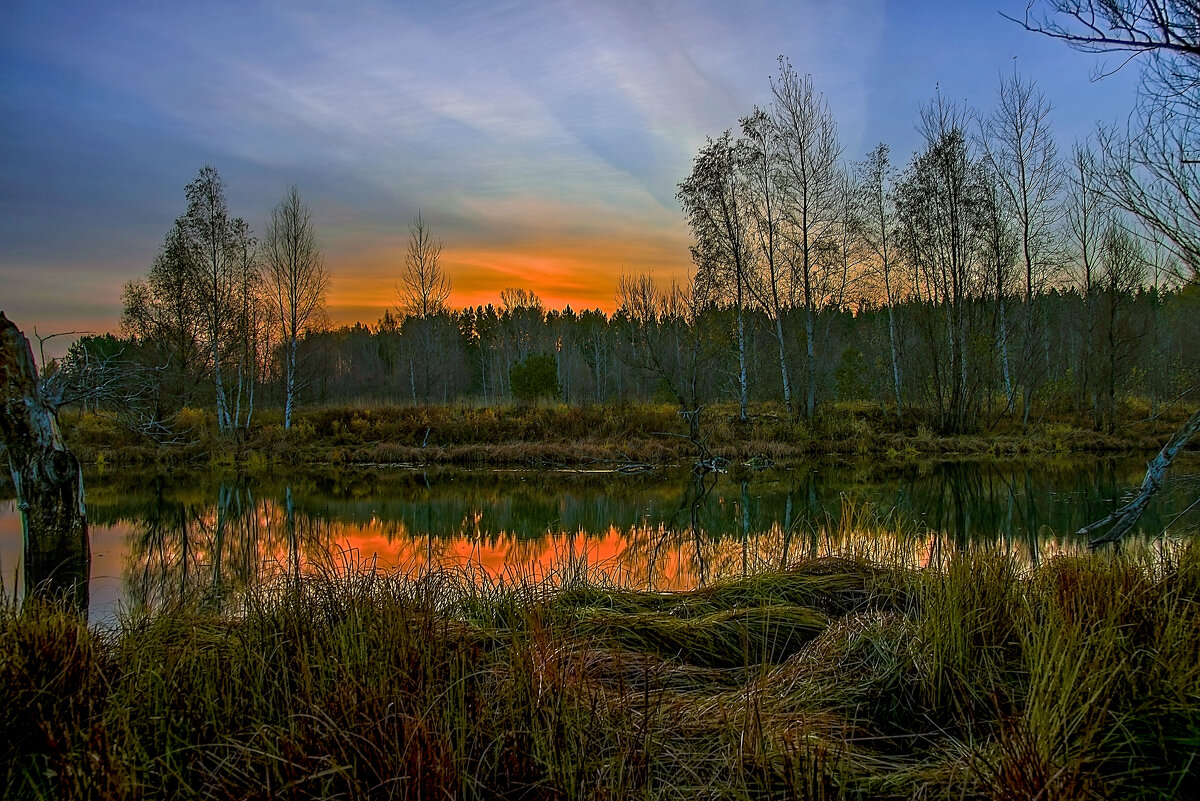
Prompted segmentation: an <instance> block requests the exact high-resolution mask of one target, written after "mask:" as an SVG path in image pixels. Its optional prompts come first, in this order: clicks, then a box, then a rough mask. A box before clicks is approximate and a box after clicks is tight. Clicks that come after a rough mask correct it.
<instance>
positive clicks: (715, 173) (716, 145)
mask: <svg viewBox="0 0 1200 801" xmlns="http://www.w3.org/2000/svg"><path fill="white" fill-rule="evenodd" d="M740 164H741V159H740V158H739V152H738V147H737V145H735V144H734V143H733V142H732V141H731V138H730V132H729V131H726V132H725V133H724V134H722V135H721V136H719V137H718V138H717V139H715V140H713V139H710V140H708V142H707V144H705V145H704V147H702V148H700V151H699V152H698V153H697V154H696V158H695V159H694V160H693V161H692V172H691V174H690V175H688V177H687V178H686V179H685V180H684V181H682V182H681V183H680V184H679V191H678V193H676V195H675V197H676V198H678V199H679V203H680V205H681V206H682V207H683V213H684V215H685V216H686V217H687V221H688V227H690V228H691V229H692V236H693V237H694V238H695V240H696V244H695V246H694V247H693V248H692V261H693V262H694V263H695V265H696V270H697V277H696V283H698V284H700V285H701V286H702V287H703V286H707V287H708V289H707V290H704V291H706V292H710V293H711V294H713V296H715V295H716V293H717V292H720V293H721V294H723V295H725V296H726V297H727V298H728V300H729V301H732V302H733V305H734V311H735V314H736V317H737V335H736V336H737V353H738V376H737V387H738V419H740V420H745V419H746V407H747V404H748V397H749V390H748V380H747V371H746V305H747V303H748V301H749V299H748V297H747V295H748V292H749V290H748V288H747V283H748V277H749V273H750V271H751V262H752V258H753V257H752V255H751V246H750V241H749V239H750V233H749V231H750V227H751V218H750V215H749V209H748V203H747V198H746V186H745V181H744V180H743V177H742V175H741V173H740V171H739V167H740Z"/></svg>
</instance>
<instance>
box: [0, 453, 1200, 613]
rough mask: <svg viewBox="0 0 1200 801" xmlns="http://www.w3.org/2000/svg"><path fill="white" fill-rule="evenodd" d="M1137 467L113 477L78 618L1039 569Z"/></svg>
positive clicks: (1, 570)
mask: <svg viewBox="0 0 1200 801" xmlns="http://www.w3.org/2000/svg"><path fill="white" fill-rule="evenodd" d="M1144 469H1145V463H1144V461H1143V460H1141V459H1120V460H1087V461H1082V462H1081V461H1070V462H1041V463H1036V464H1011V463H1008V464H1005V463H995V462H968V463H926V464H914V465H907V466H886V465H879V464H877V463H861V464H853V463H851V464H846V463H836V462H819V463H814V464H812V465H810V466H808V467H806V468H804V469H792V470H786V471H782V470H770V471H765V472H762V473H750V474H746V475H745V476H738V477H731V476H728V475H710V476H708V477H706V478H705V479H704V480H702V481H701V480H697V479H695V478H694V477H692V476H690V474H688V473H687V472H686V471H676V472H667V473H664V474H657V475H634V476H629V475H619V474H612V473H594V472H592V473H588V472H582V473H581V472H524V471H438V472H421V471H413V470H400V469H382V468H378V469H376V468H357V469H349V470H338V471H327V472H317V473H297V474H294V475H272V476H267V477H254V478H247V477H240V476H237V475H221V474H217V473H208V472H184V471H176V472H173V473H170V474H163V475H153V474H150V475H146V474H117V473H115V472H114V471H108V472H106V473H103V474H99V475H89V476H87V477H86V478H85V485H86V487H87V506H88V518H89V522H90V526H91V535H92V551H93V560H92V569H91V581H90V603H89V616H90V618H91V619H92V620H93V621H94V622H100V623H104V622H111V621H112V620H114V619H115V618H116V615H117V614H118V612H119V610H120V609H122V608H146V607H149V608H153V607H156V606H159V605H161V604H163V603H167V602H170V601H171V600H172V599H174V598H177V597H179V596H181V595H188V596H200V597H214V598H227V597H230V596H231V595H236V594H237V593H238V592H241V591H243V590H245V589H248V588H252V587H254V586H256V585H258V584H260V583H262V582H265V581H270V580H275V579H278V578H279V577H281V576H286V575H297V574H301V573H305V572H314V571H329V570H344V569H346V568H347V567H353V568H355V569H369V568H372V567H374V568H378V569H386V570H392V569H400V570H404V571H409V572H416V571H420V570H424V569H427V568H428V567H430V566H438V567H441V568H445V569H453V570H455V571H457V572H458V573H460V574H461V575H462V576H463V577H464V578H473V579H474V580H480V579H486V580H490V581H500V580H503V581H512V580H517V581H519V580H524V579H535V580H543V581H547V580H548V581H562V580H568V579H570V578H572V577H576V576H580V575H585V574H586V575H589V576H591V577H593V578H594V577H596V576H600V575H602V576H603V577H604V578H606V579H607V580H612V581H618V582H620V583H622V584H626V585H633V586H639V587H643V588H651V589H656V590H662V589H686V588H689V587H695V586H698V585H702V584H705V583H707V582H711V581H714V580H716V579H718V578H720V577H723V576H727V575H731V574H737V573H741V572H746V571H754V570H761V569H764V568H769V567H777V566H779V565H781V564H786V563H787V562H788V561H789V560H792V559H795V558H798V557H801V556H806V555H814V554H822V553H828V552H832V551H838V550H839V549H845V548H848V547H854V546H855V545H856V543H861V544H863V545H864V547H868V546H869V549H874V550H873V551H870V552H872V553H879V552H880V549H882V550H883V551H885V552H886V551H888V550H889V549H894V550H895V552H896V553H903V554H904V555H905V557H906V558H917V559H923V560H928V559H930V558H932V557H933V555H934V554H936V553H937V551H938V549H940V548H943V547H967V546H971V545H977V544H995V543H1000V544H1003V545H1005V546H1006V547H1010V548H1012V549H1014V550H1017V551H1019V552H1020V553H1021V554H1022V555H1023V558H1028V559H1031V560H1037V559H1040V558H1044V557H1045V556H1047V555H1048V554H1050V553H1055V552H1060V551H1063V550H1080V549H1083V548H1085V547H1086V543H1085V542H1084V540H1083V538H1079V537H1077V536H1076V535H1075V534H1074V532H1075V531H1076V530H1077V529H1078V528H1079V527H1080V526H1082V525H1084V524H1086V523H1088V522H1091V521H1093V520H1096V519H1098V518H1100V517H1103V516H1104V515H1106V514H1108V513H1109V512H1111V511H1112V510H1113V509H1115V508H1116V507H1117V506H1118V505H1119V503H1120V501H1121V498H1122V496H1123V494H1124V493H1126V492H1127V491H1128V490H1129V489H1130V488H1131V487H1133V486H1136V485H1137V484H1138V483H1139V482H1140V481H1141V477H1142V473H1143V471H1144ZM1178 472H1180V473H1183V472H1186V471H1184V470H1179V471H1178ZM0 492H2V493H5V494H4V495H3V496H0V497H3V498H4V499H3V500H0V585H2V587H3V588H4V592H6V593H8V594H9V595H13V594H19V593H20V592H21V588H20V561H21V523H20V516H19V514H18V512H17V509H16V504H15V501H13V500H12V488H11V485H10V486H8V487H7V488H4V489H0ZM1198 494H1200V492H1197V486H1196V484H1195V483H1194V482H1193V481H1191V480H1175V481H1172V482H1170V483H1169V484H1168V485H1167V486H1166V487H1165V488H1164V490H1163V491H1162V493H1161V495H1160V497H1159V498H1158V499H1157V500H1156V501H1155V502H1154V503H1153V504H1152V505H1151V508H1150V510H1149V511H1148V513H1147V514H1146V515H1145V516H1144V518H1143V520H1142V522H1141V525H1140V528H1141V530H1142V532H1159V531H1161V530H1163V529H1164V528H1167V527H1169V530H1170V531H1172V532H1180V533H1184V532H1186V531H1190V530H1194V529H1195V527H1196V524H1197V516H1196V515H1194V514H1192V513H1190V512H1189V508H1190V505H1191V504H1192V503H1193V502H1194V501H1195V499H1196V497H1197V495H1198Z"/></svg>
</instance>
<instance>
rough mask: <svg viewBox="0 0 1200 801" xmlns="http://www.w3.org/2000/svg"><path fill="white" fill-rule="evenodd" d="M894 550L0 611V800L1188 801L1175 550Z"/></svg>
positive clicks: (1193, 657)
mask: <svg viewBox="0 0 1200 801" xmlns="http://www.w3.org/2000/svg"><path fill="white" fill-rule="evenodd" d="M895 542H896V539H895V538H892V539H886V540H883V541H881V543H880V544H879V546H878V547H877V548H876V550H875V554H874V556H873V557H872V556H871V555H870V554H869V550H870V549H868V548H859V549H857V550H856V552H855V553H853V554H847V553H843V554H842V555H839V556H827V557H822V558H815V559H806V560H801V561H799V562H797V563H795V564H793V565H791V566H790V567H789V568H788V569H786V570H779V571H774V572H765V573H761V574H757V575H751V576H747V577H739V578H737V579H731V580H726V581H720V582H717V583H716V584H714V585H712V586H709V587H705V588H702V589H698V590H695V591H691V592H684V593H654V592H644V591H636V590H630V589H627V588H622V587H619V586H616V585H615V584H611V583H606V582H604V581H603V580H602V579H598V578H597V577H596V576H591V577H585V576H582V575H572V576H566V575H559V576H553V577H541V578H540V579H539V580H538V581H532V580H523V579H522V577H507V578H504V579H495V578H491V579H489V578H487V577H485V576H480V575H478V574H471V573H466V572H459V573H448V572H436V571H435V572H424V573H421V574H419V575H399V574H386V573H382V572H380V571H377V570H374V569H372V566H371V565H370V564H359V565H341V566H339V567H338V568H337V569H334V568H333V567H331V568H330V569H329V570H327V571H326V572H324V573H321V574H318V575H313V576H308V577H303V578H299V579H297V578H295V577H292V578H281V579H280V582H279V583H278V584H277V585H275V586H273V587H269V588H263V589H262V590H260V591H257V592H255V593H253V594H251V595H249V596H247V597H245V598H243V599H241V600H240V601H239V602H238V603H237V605H236V606H235V607H233V608H228V609H223V610H220V611H218V610H215V609H213V608H212V607H211V606H204V605H202V604H199V603H181V604H179V605H177V606H176V607H174V608H169V609H160V610H157V611H155V612H153V613H148V614H140V615H132V614H131V615H128V616H126V617H125V618H123V619H122V620H121V621H120V623H119V624H118V625H117V627H116V628H114V629H112V630H98V629H89V628H88V627H87V626H86V625H84V624H83V623H81V622H80V621H79V620H78V619H77V618H76V617H74V616H73V614H72V613H71V612H69V611H68V610H66V609H64V608H60V607H58V606H56V605H54V604H53V603H50V602H43V601H29V602H27V603H26V604H25V605H24V606H21V607H16V606H14V605H13V603H12V602H11V601H10V602H9V603H7V604H6V605H5V606H4V607H3V608H2V609H0V710H3V711H2V712H0V743H2V745H0V748H3V759H2V760H0V780H2V781H4V783H5V785H4V786H5V787H6V788H7V789H8V793H9V795H10V796H11V797H20V798H87V797H104V798H118V799H119V798H130V799H133V798H137V799H154V798H222V799H223V798H235V799H254V798H450V797H455V798H547V799H549V798H553V799H615V798H651V799H669V798H671V799H673V798H680V799H683V798H730V799H737V798H829V799H833V798H921V799H929V798H955V799H960V798H980V799H986V798H992V799H1017V798H1058V799H1076V798H1078V799H1085V798H1087V799H1091V798H1104V797H1109V798H1162V797H1176V798H1187V797H1194V794H1195V790H1194V789H1193V788H1195V787H1197V786H1200V760H1198V759H1197V756H1196V755H1197V753H1198V752H1200V660H1198V659H1197V654H1200V543H1183V544H1173V545H1170V546H1167V545H1163V544H1161V543H1160V544H1158V545H1155V546H1141V547H1130V548H1127V549H1126V550H1125V551H1124V552H1122V553H1120V554H1105V555H1095V556H1092V555H1088V556H1062V557H1058V558H1055V559H1052V560H1050V561H1047V562H1045V563H1043V564H1041V565H1038V566H1033V567H1030V566H1028V565H1027V564H1025V563H1022V562H1020V561H1018V560H1017V559H1015V558H1014V557H1012V556H1010V555H1007V554H1005V553H1002V552H999V551H972V552H946V553H940V554H939V559H927V560H926V561H927V562H929V563H930V565H931V566H928V567H919V566H916V565H915V564H914V563H913V560H911V559H910V558H908V557H906V556H904V555H903V554H902V553H901V551H900V550H899V549H898V548H897V546H896V545H895ZM881 555H882V556H881ZM889 556H895V557H898V558H896V559H895V560H894V561H891V562H887V561H881V558H883V559H886V558H888V557H889ZM1189 793H1191V794H1193V795H1192V796H1189V795H1188V794H1189Z"/></svg>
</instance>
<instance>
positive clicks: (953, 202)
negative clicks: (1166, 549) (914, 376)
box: [896, 94, 987, 431]
mask: <svg viewBox="0 0 1200 801" xmlns="http://www.w3.org/2000/svg"><path fill="white" fill-rule="evenodd" d="M970 118H971V115H970V113H969V112H968V111H967V110H965V109H963V108H961V107H959V106H957V105H955V104H953V103H947V102H946V101H945V100H944V99H943V98H942V97H941V95H940V94H939V95H937V96H936V97H935V98H934V100H933V102H931V103H930V104H929V105H928V106H927V107H926V108H925V109H923V110H922V112H921V131H922V133H923V134H924V136H925V140H926V146H925V149H924V150H923V151H922V152H921V153H919V154H917V156H916V157H914V159H913V161H912V163H911V164H910V165H909V167H908V170H907V171H906V172H905V174H904V178H903V180H901V181H900V183H899V185H898V186H897V189H896V211H897V215H898V218H899V232H900V236H899V238H898V240H899V241H898V244H899V245H900V249H901V250H902V252H903V253H904V255H905V259H906V260H907V261H908V263H909V264H910V265H911V267H912V271H913V277H912V281H913V292H914V296H915V297H916V298H918V299H919V300H922V301H923V302H924V304H925V306H926V315H927V316H926V319H925V330H924V332H923V334H924V343H925V345H926V347H927V348H928V354H929V362H930V366H931V368H932V371H931V378H932V382H931V387H930V389H931V391H932V393H933V396H934V400H935V402H936V404H937V407H938V411H939V414H940V417H941V420H940V423H941V426H942V428H943V429H944V430H955V431H963V430H966V429H968V428H970V427H971V426H972V425H973V424H974V422H975V418H976V415H977V412H978V408H977V400H978V397H977V396H978V392H977V390H978V387H977V386H975V383H974V382H973V381H972V377H973V373H974V371H973V370H972V365H971V362H972V360H973V358H974V354H973V353H972V351H971V348H970V345H971V333H972V331H973V326H972V319H971V314H972V310H973V308H974V307H975V305H976V304H975V303H974V301H975V300H977V299H978V298H980V297H982V295H983V292H984V291H985V288H986V275H984V274H983V273H982V271H981V270H980V269H979V267H980V265H979V260H978V258H977V256H978V250H979V234H980V222H981V215H980V213H979V212H980V209H981V207H982V204H984V203H985V202H986V199H987V196H986V185H985V183H984V181H983V174H982V170H981V169H980V166H979V164H978V162H977V161H976V160H975V158H974V156H973V154H972V152H971V149H970V146H969V143H968V140H967V136H966V133H965V131H966V128H967V125H968V122H969V120H970Z"/></svg>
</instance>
